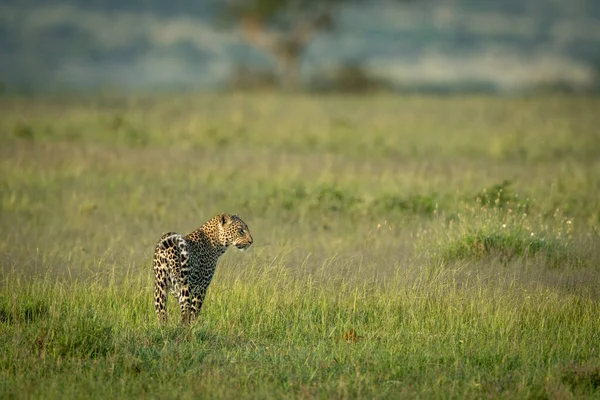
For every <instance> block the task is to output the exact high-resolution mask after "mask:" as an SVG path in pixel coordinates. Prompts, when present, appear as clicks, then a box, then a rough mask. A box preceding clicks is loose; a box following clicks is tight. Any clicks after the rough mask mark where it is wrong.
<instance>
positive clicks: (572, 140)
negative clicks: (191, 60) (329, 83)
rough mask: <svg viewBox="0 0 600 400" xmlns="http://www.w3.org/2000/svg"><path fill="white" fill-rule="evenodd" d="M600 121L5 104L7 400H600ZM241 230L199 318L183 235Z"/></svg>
mask: <svg viewBox="0 0 600 400" xmlns="http://www.w3.org/2000/svg"><path fill="white" fill-rule="evenodd" d="M598 110H600V99H599V98H597V97H584V96H545V97H541V96H540V97H488V96H478V95H466V96H448V97H443V96H442V97H439V96H426V95H404V96H392V95H372V96H362V97H360V96H357V97H353V96H350V97H343V96H335V95H331V96H320V97H317V96H311V95H281V94H178V95H171V94H161V95H158V94H157V95H127V96H120V95H96V96H71V97H66V96H65V97H38V98H29V97H10V96H5V97H3V98H0V115H1V117H0V139H1V142H2V146H0V227H1V231H2V239H1V240H0V274H1V275H0V398H3V399H11V398H17V399H20V398H48V399H56V398H85V399H88V398H98V399H107V398H115V399H117V398H160V399H163V398H210V399H214V398H456V399H463V398H565V399H568V398H586V399H587V398H600V236H599V235H600V129H598V127H600V113H598ZM223 212H228V213H232V214H233V213H239V216H240V217H241V218H242V219H243V220H244V221H245V222H246V223H247V224H248V226H249V229H250V231H251V233H252V236H253V239H254V243H253V245H252V247H251V248H250V249H249V250H248V251H246V252H243V253H242V252H239V251H237V250H235V249H229V250H228V251H227V252H226V253H225V254H224V255H223V256H222V257H221V258H220V261H219V264H218V266H217V270H216V274H215V277H214V280H213V282H212V284H211V286H210V287H209V289H208V294H207V297H206V300H205V303H204V306H203V308H202V311H201V313H200V315H199V317H198V319H197V320H196V321H195V322H194V323H193V324H191V325H190V326H189V327H186V326H182V325H181V324H180V320H179V309H178V307H177V304H176V303H177V302H176V299H175V298H174V297H173V296H171V297H170V298H169V304H168V308H169V309H168V317H169V319H168V321H167V323H166V324H165V325H161V324H159V321H158V318H157V316H156V313H155V311H154V306H153V284H154V276H153V270H152V255H153V251H154V246H155V245H156V242H157V240H158V239H159V238H160V236H161V235H162V234H163V233H165V232H169V231H175V232H179V233H181V234H187V233H189V232H191V231H193V230H194V229H196V228H198V227H199V226H200V225H201V224H203V223H204V222H205V221H207V220H208V219H209V218H211V217H213V216H215V215H217V214H219V213H223Z"/></svg>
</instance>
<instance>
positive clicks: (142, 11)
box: [0, 0, 600, 91]
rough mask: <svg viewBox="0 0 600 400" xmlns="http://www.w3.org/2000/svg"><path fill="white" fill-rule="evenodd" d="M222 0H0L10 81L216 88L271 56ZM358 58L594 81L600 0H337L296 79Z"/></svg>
mask: <svg viewBox="0 0 600 400" xmlns="http://www.w3.org/2000/svg"><path fill="white" fill-rule="evenodd" d="M220 3H221V2H220V1H216V0H214V1H197V0H178V1H170V2H166V1H164V0H160V1H159V0H152V1H146V0H144V1H142V0H137V1H117V0H108V1H84V0H75V1H42V0H29V1H28V0H10V1H7V0H3V1H0V81H2V82H3V83H4V85H5V86H6V87H8V88H9V89H12V90H31V91H37V90H73V89H75V90H87V89H95V88H99V87H109V88H110V87H114V88H119V89H154V88H165V89H178V88H219V87H223V86H225V85H226V83H227V81H228V80H229V79H230V76H231V73H232V71H233V70H234V69H235V67H236V65H239V64H247V65H255V66H256V67H257V68H266V67H268V66H269V65H270V64H269V63H270V60H269V58H268V57H266V56H265V55H263V54H261V53H258V52H257V51H255V50H254V49H251V48H249V47H248V46H246V45H245V44H244V43H243V42H241V41H240V40H239V38H238V36H237V35H236V33H235V31H234V30H226V29H224V28H222V27H218V24H217V23H215V21H214V16H215V14H216V12H217V9H218V5H219V4H220ZM346 63H352V64H353V65H354V64H357V63H360V65H361V66H362V68H364V70H365V71H366V73H368V74H369V75H370V76H373V77H374V78H375V79H379V80H381V81H385V82H388V83H389V84H390V85H392V86H393V87H396V88H404V89H407V88H412V89H418V88H435V90H442V91H443V90H446V89H447V90H472V89H473V88H485V90H488V89H489V90H496V91H518V90H528V89H531V88H547V89H557V90H595V89H598V82H599V77H598V72H599V71H600V1H598V0H572V1H558V0H529V1H523V0H503V1H485V0H484V1H467V0H455V1H445V0H427V1H413V2H411V3H410V4H408V5H404V4H402V5H400V4H398V2H397V1H392V0H390V1H383V0H381V1H377V0H374V1H372V2H369V3H368V4H367V5H352V6H347V7H345V8H342V9H341V11H340V14H339V15H338V27H337V29H336V30H335V31H334V32H332V33H330V34H326V35H321V36H319V37H318V38H317V39H316V40H315V41H314V42H313V43H312V44H311V45H310V47H309V48H308V51H307V54H306V58H305V60H304V63H303V66H302V74H303V79H304V80H305V81H306V82H309V81H314V77H315V76H320V75H323V74H327V73H329V72H328V71H331V70H332V69H335V68H336V66H339V65H343V64H346Z"/></svg>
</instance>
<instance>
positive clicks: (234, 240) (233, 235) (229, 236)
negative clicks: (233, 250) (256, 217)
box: [218, 213, 253, 251]
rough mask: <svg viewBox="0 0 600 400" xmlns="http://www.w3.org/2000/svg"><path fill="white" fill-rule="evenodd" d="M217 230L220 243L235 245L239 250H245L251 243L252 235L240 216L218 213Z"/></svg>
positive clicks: (226, 245)
mask: <svg viewBox="0 0 600 400" xmlns="http://www.w3.org/2000/svg"><path fill="white" fill-rule="evenodd" d="M218 220H219V231H220V236H221V243H223V244H224V245H225V247H228V246H235V247H237V248H238V249H239V250H242V251H245V250H247V249H248V248H249V247H250V245H252V241H253V240H252V235H250V229H248V225H246V223H245V222H244V221H242V219H241V218H240V217H238V216H237V214H235V215H229V214H227V213H223V214H221V215H219V217H218Z"/></svg>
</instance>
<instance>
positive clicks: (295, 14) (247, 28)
mask: <svg viewBox="0 0 600 400" xmlns="http://www.w3.org/2000/svg"><path fill="white" fill-rule="evenodd" d="M351 1H352V0H228V1H227V2H226V6H225V9H224V12H223V16H224V20H225V21H226V22H229V23H230V24H235V25H237V26H239V28H240V32H241V33H242V36H243V39H244V40H245V41H246V42H248V43H250V44H251V45H252V46H254V47H256V48H258V49H259V50H261V51H263V52H266V53H268V54H270V55H272V56H273V58H274V60H275V62H276V65H277V73H278V76H279V81H280V84H281V86H282V87H283V88H284V89H287V90H294V89H297V88H298V86H299V70H300V64H301V61H302V56H303V53H304V51H305V50H306V48H307V47H308V45H309V43H310V42H311V40H312V39H313V38H314V36H315V35H317V34H318V33H321V32H326V31H329V30H331V29H332V28H333V14H334V12H335V9H336V7H337V6H338V5H339V4H341V3H349V2H351Z"/></svg>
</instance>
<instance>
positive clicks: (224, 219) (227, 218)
mask: <svg viewBox="0 0 600 400" xmlns="http://www.w3.org/2000/svg"><path fill="white" fill-rule="evenodd" d="M230 221H231V216H230V215H229V214H227V213H223V214H221V225H226V224H228V223H229V222H230Z"/></svg>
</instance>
